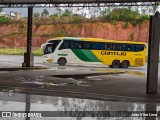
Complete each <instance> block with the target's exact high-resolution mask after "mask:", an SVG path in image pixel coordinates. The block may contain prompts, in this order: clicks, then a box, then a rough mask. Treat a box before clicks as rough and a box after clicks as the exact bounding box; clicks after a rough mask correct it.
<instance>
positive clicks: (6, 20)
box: [0, 17, 10, 24]
mask: <svg viewBox="0 0 160 120" xmlns="http://www.w3.org/2000/svg"><path fill="white" fill-rule="evenodd" d="M9 22H10V19H9V18H8V17H0V24H8V23H9Z"/></svg>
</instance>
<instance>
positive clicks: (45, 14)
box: [41, 9, 49, 17]
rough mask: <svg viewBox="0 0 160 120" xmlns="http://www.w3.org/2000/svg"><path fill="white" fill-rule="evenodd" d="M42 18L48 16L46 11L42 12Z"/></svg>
mask: <svg viewBox="0 0 160 120" xmlns="http://www.w3.org/2000/svg"><path fill="white" fill-rule="evenodd" d="M41 16H42V17H48V16H49V12H48V11H47V9H44V10H43V12H42V13H41Z"/></svg>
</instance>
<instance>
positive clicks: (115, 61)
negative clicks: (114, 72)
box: [112, 60, 120, 68]
mask: <svg viewBox="0 0 160 120" xmlns="http://www.w3.org/2000/svg"><path fill="white" fill-rule="evenodd" d="M112 67H113V68H119V67H120V62H119V60H114V61H113V62H112Z"/></svg>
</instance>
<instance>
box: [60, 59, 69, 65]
mask: <svg viewBox="0 0 160 120" xmlns="http://www.w3.org/2000/svg"><path fill="white" fill-rule="evenodd" d="M66 63H67V60H66V58H59V59H58V64H59V66H65V64H66Z"/></svg>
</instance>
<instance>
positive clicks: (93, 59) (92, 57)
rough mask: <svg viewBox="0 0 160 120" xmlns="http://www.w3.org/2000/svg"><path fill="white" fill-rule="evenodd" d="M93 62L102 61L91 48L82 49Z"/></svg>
mask: <svg viewBox="0 0 160 120" xmlns="http://www.w3.org/2000/svg"><path fill="white" fill-rule="evenodd" d="M81 51H82V52H83V53H84V54H85V56H86V57H88V59H89V60H90V61H91V62H101V61H100V60H99V59H98V58H97V57H96V56H95V55H94V53H93V52H92V51H91V50H81Z"/></svg>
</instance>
